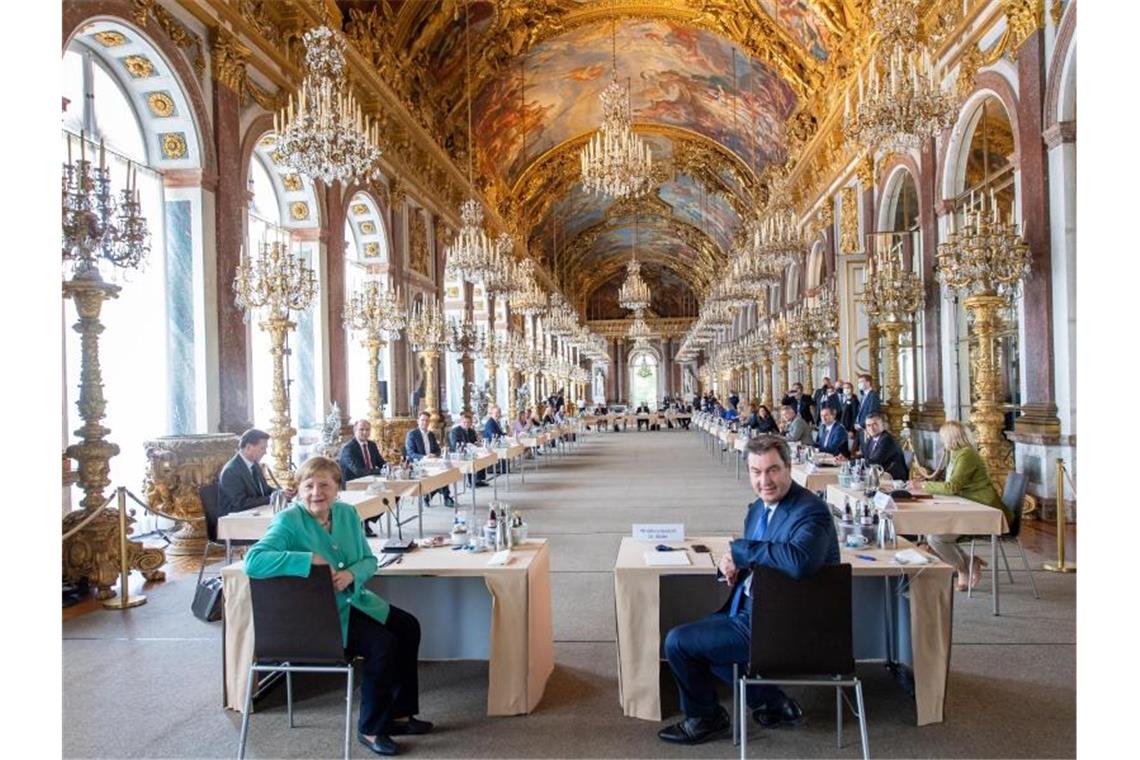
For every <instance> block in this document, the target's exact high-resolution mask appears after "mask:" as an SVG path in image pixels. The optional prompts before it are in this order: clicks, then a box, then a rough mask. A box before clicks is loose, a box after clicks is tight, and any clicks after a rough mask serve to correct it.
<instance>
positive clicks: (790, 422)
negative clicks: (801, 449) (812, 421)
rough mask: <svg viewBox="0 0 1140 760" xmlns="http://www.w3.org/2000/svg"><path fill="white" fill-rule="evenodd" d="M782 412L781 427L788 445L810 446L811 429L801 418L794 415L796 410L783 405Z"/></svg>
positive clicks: (788, 405)
mask: <svg viewBox="0 0 1140 760" xmlns="http://www.w3.org/2000/svg"><path fill="white" fill-rule="evenodd" d="M782 412H783V415H784V424H783V426H782V427H783V431H784V437H785V438H787V439H788V443H802V444H803V445H804V446H811V444H812V440H811V428H810V427H808V424H807V422H806V421H805V420H804V418H803V417H801V416H799V415H798V414H796V408H795V407H794V406H791V405H790V404H785V405H784V408H783V410H782Z"/></svg>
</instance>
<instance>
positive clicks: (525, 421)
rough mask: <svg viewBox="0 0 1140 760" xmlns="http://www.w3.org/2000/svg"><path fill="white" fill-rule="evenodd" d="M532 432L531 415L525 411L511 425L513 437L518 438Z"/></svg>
mask: <svg viewBox="0 0 1140 760" xmlns="http://www.w3.org/2000/svg"><path fill="white" fill-rule="evenodd" d="M528 430H530V413H529V412H527V410H525V409H523V410H521V411H520V412H519V416H518V417H516V418H515V420H514V422H512V423H511V435H513V436H515V437H517V436H519V435H520V434H522V433H525V432H527V431H528Z"/></svg>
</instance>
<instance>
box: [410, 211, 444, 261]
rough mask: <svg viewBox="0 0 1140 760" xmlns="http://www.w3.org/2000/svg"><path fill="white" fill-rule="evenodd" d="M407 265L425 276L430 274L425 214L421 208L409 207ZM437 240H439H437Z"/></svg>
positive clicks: (429, 254)
mask: <svg viewBox="0 0 1140 760" xmlns="http://www.w3.org/2000/svg"><path fill="white" fill-rule="evenodd" d="M409 211H410V212H411V216H410V217H409V219H408V265H409V266H410V267H411V268H412V270H413V271H416V272H419V273H420V274H422V275H424V276H425V277H430V276H431V251H430V250H429V249H428V242H427V225H428V221H427V214H426V213H425V212H424V211H423V210H422V209H412V208H409ZM437 242H439V241H437Z"/></svg>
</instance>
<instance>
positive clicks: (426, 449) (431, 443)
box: [404, 412, 455, 507]
mask: <svg viewBox="0 0 1140 760" xmlns="http://www.w3.org/2000/svg"><path fill="white" fill-rule="evenodd" d="M430 420H431V415H429V414H428V413H427V412H420V414H419V416H418V417H417V418H416V427H414V428H412V429H411V430H409V431H408V435H407V437H406V438H404V456H405V457H407V458H408V460H409V461H412V462H418V461H419V460H421V459H423V458H424V457H425V456H427V455H428V454H435V455H436V456H439V454H440V448H439V441H437V440H436V439H435V433H433V432H432V431H430V430H428V422H429V421H430ZM437 493H441V494H443V503H444V504H445V505H446V506H449V507H454V506H455V499H453V498H451V491H450V490H448V487H447V486H444V487H443V488H437V489H436V490H434V491H432V492H431V493H430V494H428V495H427V496H426V497H425V498H424V501H425V502H427V503H428V504H430V503H431V500H432V497H433V496H435V495H436V494H437Z"/></svg>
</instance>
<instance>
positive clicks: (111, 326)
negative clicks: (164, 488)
mask: <svg viewBox="0 0 1140 760" xmlns="http://www.w3.org/2000/svg"><path fill="white" fill-rule="evenodd" d="M62 85H63V86H62V90H63V95H64V97H65V98H66V99H67V106H66V109H65V110H64V113H63V119H62V127H63V133H64V134H63V137H64V139H63V140H61V143H60V151H61V154H62V156H61V160H66V153H67V143H68V140H67V138H68V137H70V143H71V152H72V157H73V158H74V159H78V158H79V155H78V153H79V142H78V138H79V132H80V131H82V132H83V133H84V134H85V136H86V138H87V143H86V145H85V148H84V150H85V152H86V154H87V156H88V157H91V156H94V151H96V150H98V147H97V146H98V143H99V141H100V140H103V141H105V144H106V152H105V155H106V163H107V165H108V166H109V168H110V175H111V189H112V192H113V193H114V194H118V193H119V192H120V191H121V190H122V188H123V187H124V179H125V177H126V174H127V167H128V164H129V165H130V166H132V167H133V168H135V169H136V170H137V177H138V180H137V186H138V189H139V200H140V203H141V206H142V214H143V216H144V218H145V219H146V224H147V230H148V232H149V233H150V239H149V242H150V254H149V256H148V258H147V261H146V264H145V266H144V267H143V268H142V269H141V270H130V271H122V270H117V269H115V268H113V267H111V266H110V265H107V264H104V265H102V266H101V267H100V269H101V271H102V274H103V277H104V279H106V280H110V281H112V282H115V283H116V284H118V285H120V286H122V291H121V292H120V294H119V297H118V298H116V299H113V300H108V301H105V302H104V305H103V309H102V312H101V315H100V319H101V321H102V323H103V326H104V331H103V333H102V334H101V335H100V336H99V360H100V364H101V368H102V383H103V393H104V396H105V398H106V401H107V406H106V416H105V418H104V419H103V424H104V425H105V426H106V427H107V428H109V429H110V431H111V432H110V434H109V436H108V440H110V441H111V442H112V443H115V444H117V445H118V446H119V448H120V453H119V455H118V456H116V457H114V458H113V459H112V460H111V482H112V485H113V486H118V485H124V486H126V487H127V488H129V489H131V491H133V492H134V493H136V494H139V495H140V496H141V494H142V483H143V477H144V473H145V471H146V461H147V460H146V453H145V449H144V442H145V441H146V440H149V439H152V438H156V437H158V436H162V435H166V434H169V433H175V432H178V433H181V432H193V424H194V393H195V385H194V372H193V366H192V365H191V366H190V367H189V368H187V367H185V366H182V364H181V363H180V362H174V363H173V364H172V363H171V362H170V361H169V359H170V356H171V355H172V352H173V351H176V350H177V345H176V344H174V343H172V340H171V329H170V325H171V324H172V320H173V321H174V322H175V323H179V324H184V323H185V322H184V321H179V320H185V321H188V324H189V330H190V332H191V334H192V333H193V314H192V311H193V304H190V306H189V308H190V310H191V314H190V315H189V316H187V315H184V314H183V315H178V314H172V313H171V303H170V290H171V287H170V285H171V284H172V283H168V277H169V276H170V275H169V273H168V267H169V266H170V264H171V262H170V261H169V260H168V255H167V249H168V245H169V244H170V242H171V241H170V239H169V238H168V236H167V231H166V226H165V219H164V197H163V182H162V174H161V173H159V172H158V171H155V170H154V169H152V168H151V166H150V158H149V156H148V154H147V149H146V142H145V140H144V131H143V130H144V127H143V123H142V121H141V120H140V118H139V116H138V114H137V113H136V112H135V110H134V107H133V106H132V104H131V102H130V100H129V98H128V96H127V94H126V92H125V91H124V89H123V87H122V86H121V85H120V83H119V81H118V80H117V79H116V77H115V76H114V75H113V74H112V73H111V71H110V70H109V69H108V68H106V67H105V65H104V64H103V62H102V61H101V60H100V59H99V58H98V56H97V55H96V54H95V53H94V52H92V51H91V50H90V49H88V48H86V47H85V46H84V45H83V44H81V43H78V42H76V43H72V45H71V46H70V47H69V49H68V50H67V51H66V52H65V53H64V55H63V82H62ZM175 235H177V232H175ZM174 284H176V285H177V288H179V289H184V290H190V287H189V283H185V282H179V283H174ZM76 320H77V315H76V312H75V306H74V305H73V304H72V303H70V302H66V303H65V304H64V305H63V324H62V325H61V327H62V331H63V336H62V340H63V344H64V364H65V367H64V389H63V395H64V402H65V406H66V425H67V430H66V431H65V433H64V445H65V446H66V445H67V444H69V443H73V442H75V441H76V440H78V437H77V436H76V435H75V433H74V431H75V430H77V429H78V428H79V427H80V426H81V424H82V421H81V419H80V417H79V411H78V409H77V407H76V401H77V400H78V398H79V382H80V377H79V371H80V354H81V351H80V344H79V335H78V334H77V333H76V332H75V331H74V330H72V329H71V326H72V325H73V324H74V323H75V322H76ZM187 414H188V415H189V419H188V418H187V416H186V415H187ZM76 500H77V494H76V493H74V492H73V494H72V502H73V503H74V502H75V501H76ZM152 527H153V525H152V524H149V520H143V521H142V523H141V525H140V528H141V529H142V530H149V529H150V528H152Z"/></svg>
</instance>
